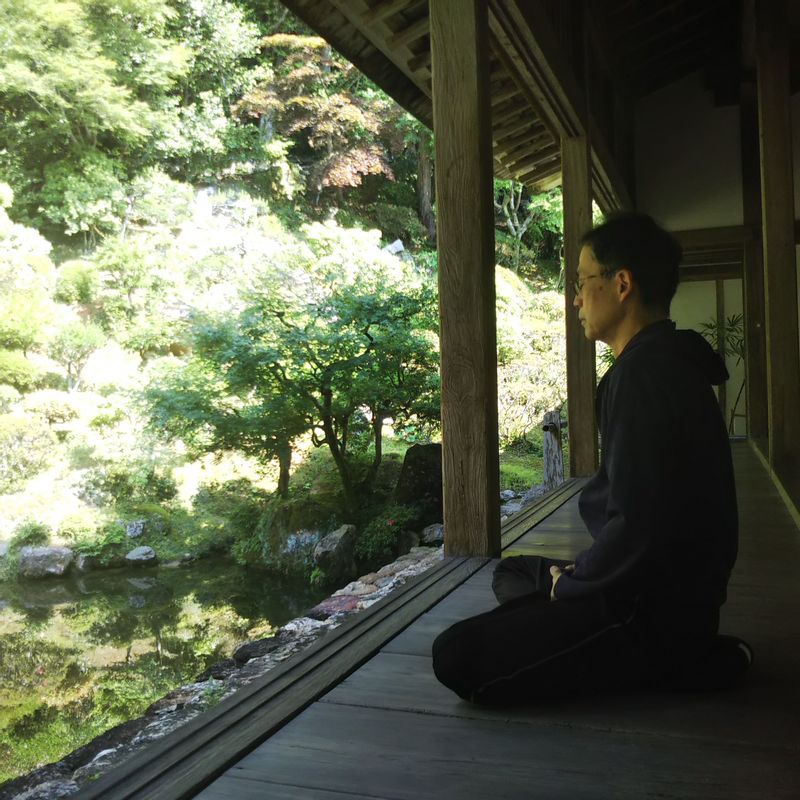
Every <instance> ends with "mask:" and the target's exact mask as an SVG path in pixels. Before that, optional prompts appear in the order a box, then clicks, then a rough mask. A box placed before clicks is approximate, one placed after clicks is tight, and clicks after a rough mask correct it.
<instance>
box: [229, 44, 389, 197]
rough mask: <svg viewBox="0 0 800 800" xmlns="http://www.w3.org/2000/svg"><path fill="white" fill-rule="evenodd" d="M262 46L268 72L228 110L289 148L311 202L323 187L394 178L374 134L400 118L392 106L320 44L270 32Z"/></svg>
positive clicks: (384, 145) (382, 145)
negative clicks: (305, 178)
mask: <svg viewBox="0 0 800 800" xmlns="http://www.w3.org/2000/svg"><path fill="white" fill-rule="evenodd" d="M261 44H262V47H263V49H264V53H265V54H266V56H267V58H268V59H269V60H270V62H271V69H269V70H267V71H265V72H264V73H263V75H262V76H261V78H260V79H259V80H258V81H257V82H256V83H255V85H254V86H253V87H252V88H251V89H250V90H249V91H248V92H247V93H245V95H244V96H243V97H242V99H241V100H240V101H239V103H238V104H237V105H236V107H235V111H236V112H237V113H238V114H240V115H241V116H242V117H243V118H245V119H247V118H250V119H255V120H258V124H259V128H260V130H261V132H262V137H263V138H264V139H266V140H267V141H269V140H270V139H272V137H273V136H274V135H276V134H277V135H279V136H281V137H284V138H287V139H291V140H292V141H293V142H294V143H295V153H294V157H295V158H298V159H299V160H300V161H301V163H302V164H303V166H304V168H305V170H306V172H307V176H308V188H309V189H310V191H311V192H312V193H313V196H314V198H315V201H318V200H319V198H320V195H321V193H322V191H323V190H324V189H326V188H329V187H330V188H333V189H337V190H341V189H344V188H347V187H356V186H359V185H360V184H361V182H362V180H363V179H364V177H365V176H367V175H383V176H384V177H385V178H388V179H389V180H393V179H394V173H393V171H392V167H391V163H390V161H391V158H390V152H389V148H388V147H387V143H386V142H387V137H382V136H381V134H382V132H385V129H386V127H388V126H390V125H391V120H392V119H396V118H397V117H398V116H399V115H400V113H402V112H400V111H399V109H398V108H397V106H396V105H395V104H394V103H393V102H392V101H390V100H389V98H388V97H386V95H384V94H383V93H382V92H380V91H378V90H377V89H375V88H374V87H373V86H372V85H371V84H369V82H368V81H367V80H366V79H365V78H364V77H363V76H361V75H360V74H359V73H358V71H357V70H356V69H355V68H354V67H353V66H352V65H351V64H349V63H348V62H347V61H345V60H344V59H343V58H341V57H340V56H338V55H337V54H335V53H334V52H333V51H332V50H331V47H330V45H329V44H328V43H327V42H326V41H325V40H324V39H321V38H319V37H317V36H298V35H293V34H286V33H275V34H272V35H271V36H267V37H265V38H264V39H263V40H262V42H261Z"/></svg>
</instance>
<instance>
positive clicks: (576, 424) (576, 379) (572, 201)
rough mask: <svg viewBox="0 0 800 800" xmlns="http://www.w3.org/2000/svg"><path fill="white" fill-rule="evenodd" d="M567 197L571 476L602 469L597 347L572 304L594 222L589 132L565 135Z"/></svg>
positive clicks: (563, 164)
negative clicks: (599, 464)
mask: <svg viewBox="0 0 800 800" xmlns="http://www.w3.org/2000/svg"><path fill="white" fill-rule="evenodd" d="M561 172H562V181H563V182H562V186H563V196H564V276H565V281H564V299H565V303H566V329H567V411H568V421H569V466H570V475H571V476H572V477H580V476H585V475H591V474H593V473H594V472H595V471H596V470H597V425H596V421H595V415H594V394H595V383H596V378H595V349H594V342H592V341H589V340H588V339H587V338H586V336H585V335H584V332H583V328H582V326H581V324H580V321H579V320H578V313H577V311H576V310H575V308H574V306H573V301H574V299H575V293H574V289H573V288H572V278H573V276H574V275H575V273H576V272H577V269H578V259H579V257H580V252H581V241H580V240H581V237H582V236H583V234H584V233H585V232H586V231H587V230H589V228H590V227H591V225H592V195H591V168H590V153H589V143H588V141H587V139H586V137H585V136H576V137H569V138H564V139H562V140H561Z"/></svg>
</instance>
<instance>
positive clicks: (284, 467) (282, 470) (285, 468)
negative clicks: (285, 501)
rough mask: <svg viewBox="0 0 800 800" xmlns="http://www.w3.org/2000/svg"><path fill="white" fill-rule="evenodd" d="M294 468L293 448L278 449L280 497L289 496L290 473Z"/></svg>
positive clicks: (283, 447)
mask: <svg viewBox="0 0 800 800" xmlns="http://www.w3.org/2000/svg"><path fill="white" fill-rule="evenodd" d="M291 466H292V448H291V445H289V444H282V445H280V446H279V447H278V470H279V472H278V497H283V498H286V497H288V496H289V471H290V469H291Z"/></svg>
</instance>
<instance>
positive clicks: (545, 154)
mask: <svg viewBox="0 0 800 800" xmlns="http://www.w3.org/2000/svg"><path fill="white" fill-rule="evenodd" d="M560 154H561V146H560V145H557V144H551V145H549V146H548V147H541V148H538V149H536V150H534V151H533V152H532V153H531V154H529V155H525V154H519V155H518V154H517V153H513V154H512V157H511V158H509V159H506V160H505V163H506V164H507V165H508V168H509V169H510V170H521V169H525V168H526V167H534V166H538V165H539V164H543V163H544V162H545V161H549V160H550V159H552V158H554V157H557V156H559V155H560Z"/></svg>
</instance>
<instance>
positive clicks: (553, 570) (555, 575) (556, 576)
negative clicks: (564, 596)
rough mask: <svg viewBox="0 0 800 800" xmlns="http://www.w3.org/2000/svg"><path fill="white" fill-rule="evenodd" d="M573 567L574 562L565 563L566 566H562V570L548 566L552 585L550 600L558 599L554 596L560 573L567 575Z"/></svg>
mask: <svg viewBox="0 0 800 800" xmlns="http://www.w3.org/2000/svg"><path fill="white" fill-rule="evenodd" d="M574 569H575V565H574V564H567V566H566V567H564V569H563V570H562V569H559V568H558V567H550V574H551V575H552V576H553V585H552V587H551V588H550V599H551V600H557V599H558V598H557V597H556V584H557V583H558V579H559V578H560V577H561V576H562V575H568V574H569V573H570V572H572V571H573V570H574Z"/></svg>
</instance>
